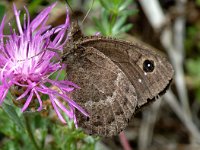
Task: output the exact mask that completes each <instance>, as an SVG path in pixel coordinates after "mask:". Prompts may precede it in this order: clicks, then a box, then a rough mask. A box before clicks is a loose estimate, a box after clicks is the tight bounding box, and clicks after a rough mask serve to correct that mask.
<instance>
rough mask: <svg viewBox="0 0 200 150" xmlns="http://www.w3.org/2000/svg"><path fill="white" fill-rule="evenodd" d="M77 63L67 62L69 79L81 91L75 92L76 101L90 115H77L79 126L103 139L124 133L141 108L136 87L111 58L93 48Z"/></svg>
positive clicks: (85, 50)
mask: <svg viewBox="0 0 200 150" xmlns="http://www.w3.org/2000/svg"><path fill="white" fill-rule="evenodd" d="M73 56H75V55H73ZM70 59H71V58H66V60H70ZM73 60H74V61H73V63H72V62H68V63H67V64H68V67H67V73H68V78H69V80H71V81H73V82H74V83H76V84H78V85H79V86H80V87H81V89H79V90H76V91H75V92H73V93H72V98H73V99H74V100H75V101H76V102H77V103H78V104H79V105H80V106H82V107H83V108H84V109H85V110H86V111H87V112H88V113H89V115H90V117H89V118H86V117H84V116H83V115H82V114H80V113H79V112H77V113H76V116H77V121H78V125H79V126H80V127H82V128H83V129H84V130H85V131H86V132H87V133H89V134H97V135H100V136H113V135H116V134H117V133H119V132H121V131H122V130H123V129H124V128H125V127H126V126H127V124H128V121H129V120H130V119H131V117H132V116H133V113H134V112H135V108H136V106H137V96H136V90H135V88H134V86H133V85H132V83H131V82H130V81H129V79H128V78H127V76H126V75H125V74H124V72H123V71H122V70H121V69H120V68H119V67H118V66H117V65H116V64H115V63H114V62H113V61H112V60H111V59H110V58H108V57H107V56H106V55H104V54H103V53H102V52H100V51H99V50H97V49H95V48H93V47H85V48H84V52H83V53H82V55H81V56H80V57H79V58H78V59H73Z"/></svg>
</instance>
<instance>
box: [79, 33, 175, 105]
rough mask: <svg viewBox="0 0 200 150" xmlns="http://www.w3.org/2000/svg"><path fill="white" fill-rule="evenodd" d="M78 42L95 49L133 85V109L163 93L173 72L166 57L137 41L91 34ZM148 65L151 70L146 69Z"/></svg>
mask: <svg viewBox="0 0 200 150" xmlns="http://www.w3.org/2000/svg"><path fill="white" fill-rule="evenodd" d="M80 45H81V46H83V47H93V48H95V49H97V50H99V51H100V52H102V53H103V54H104V55H106V56H107V57H108V58H110V59H111V60H112V61H113V62H114V64H115V65H116V66H118V67H119V68H120V69H121V70H122V72H123V73H124V74H125V75H126V76H127V78H128V79H129V81H130V82H131V84H132V85H133V87H135V90H136V95H137V99H138V105H137V108H140V107H141V106H143V105H145V104H147V103H148V102H151V101H152V100H154V99H155V97H157V96H158V95H160V94H162V93H164V92H165V91H166V89H167V88H168V86H169V84H170V82H171V80H172V77H173V74H174V71H173V68H172V66H171V64H170V63H169V62H168V60H167V59H166V57H165V56H163V55H162V54H159V52H156V50H154V49H153V48H150V47H148V46H145V45H144V43H140V42H139V41H137V42H127V41H122V40H117V39H113V38H107V37H99V36H92V37H85V38H84V39H83V40H82V43H80ZM148 62H151V63H150V64H149V63H148ZM148 65H150V69H152V70H149V69H148ZM151 65H153V66H151ZM152 67H153V68H152Z"/></svg>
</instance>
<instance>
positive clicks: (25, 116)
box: [24, 114, 40, 150]
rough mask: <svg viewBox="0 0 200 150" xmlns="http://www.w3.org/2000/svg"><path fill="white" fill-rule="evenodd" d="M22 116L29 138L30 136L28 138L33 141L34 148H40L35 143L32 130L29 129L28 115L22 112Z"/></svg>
mask: <svg viewBox="0 0 200 150" xmlns="http://www.w3.org/2000/svg"><path fill="white" fill-rule="evenodd" d="M24 118H25V123H26V130H27V132H28V135H29V138H30V140H31V141H32V143H33V145H34V147H35V149H36V150H40V148H39V146H38V145H37V142H36V140H35V138H34V136H33V132H32V130H31V125H30V122H29V121H30V120H29V117H28V116H27V115H26V114H24Z"/></svg>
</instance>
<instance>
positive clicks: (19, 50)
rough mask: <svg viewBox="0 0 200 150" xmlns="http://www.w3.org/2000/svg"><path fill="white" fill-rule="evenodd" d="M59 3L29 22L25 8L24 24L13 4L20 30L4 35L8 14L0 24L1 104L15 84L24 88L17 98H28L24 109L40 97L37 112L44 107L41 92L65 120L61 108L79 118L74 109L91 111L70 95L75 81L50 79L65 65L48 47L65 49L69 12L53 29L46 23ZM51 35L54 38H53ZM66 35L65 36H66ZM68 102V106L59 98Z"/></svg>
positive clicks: (70, 116) (69, 115)
mask: <svg viewBox="0 0 200 150" xmlns="http://www.w3.org/2000/svg"><path fill="white" fill-rule="evenodd" d="M55 5H56V3H54V4H53V5H51V6H49V7H47V8H46V9H44V10H43V11H42V12H40V14H39V15H38V16H36V17H35V19H33V20H32V21H30V15H29V12H28V10H27V8H26V7H24V9H25V11H26V15H25V16H24V23H23V25H22V24H21V22H20V11H18V10H17V9H16V6H15V5H13V10H14V14H15V19H16V24H17V29H18V30H17V31H15V30H14V29H12V27H11V24H9V26H10V34H9V35H4V34H3V30H4V24H5V18H6V17H5V16H4V17H3V20H2V22H1V25H0V82H1V84H0V104H2V102H3V101H4V99H5V97H6V94H7V93H8V91H9V90H10V89H11V88H12V87H17V89H23V91H24V92H23V93H22V94H21V95H19V96H18V97H17V99H16V100H17V101H20V100H22V99H25V103H24V104H23V107H22V111H25V110H27V108H28V107H29V105H30V103H31V102H32V101H33V99H35V98H36V99H37V101H38V104H39V107H38V109H37V111H40V110H42V108H43V106H42V103H43V100H42V98H41V95H43V94H45V95H48V96H49V98H50V101H51V103H52V106H53V108H54V110H55V112H56V114H57V115H58V118H59V119H60V120H61V121H62V122H63V123H65V119H64V118H63V116H62V113H61V112H62V111H63V112H64V113H65V114H66V115H67V116H68V117H69V118H70V119H74V122H75V124H76V126H77V123H76V118H75V114H74V110H75V108H76V109H78V110H79V111H80V112H81V113H83V114H84V115H85V116H88V114H87V113H86V112H85V111H84V110H83V109H82V108H81V107H80V106H79V105H77V104H76V103H75V102H74V101H73V100H71V99H70V98H69V97H68V96H67V95H68V94H69V93H70V92H72V91H73V90H74V89H75V88H79V87H78V86H77V85H76V84H74V83H72V82H70V81H67V80H62V81H58V80H57V79H56V80H51V79H49V76H50V75H51V74H52V73H54V72H56V71H59V70H62V69H63V66H61V64H60V63H59V62H54V61H52V59H53V57H55V55H56V54H55V53H54V52H52V51H49V50H48V49H55V50H60V51H62V48H63V45H64V44H65V43H66V42H67V40H66V39H67V38H66V37H65V35H66V30H67V28H68V26H69V15H68V12H67V16H66V21H65V23H64V24H62V25H59V26H57V27H54V28H52V27H51V26H50V25H46V22H47V20H48V17H49V13H50V11H51V10H52V8H53V7H55ZM52 37H55V38H54V39H53V40H52ZM64 38H66V39H64ZM47 83H48V84H51V85H54V86H56V87H57V88H58V89H59V91H56V90H53V89H51V88H50V87H49V86H47V85H46V84H47ZM59 98H61V99H62V100H63V101H65V102H67V104H68V107H65V105H64V104H63V103H62V102H61V100H60V99H59Z"/></svg>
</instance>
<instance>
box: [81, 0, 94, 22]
mask: <svg viewBox="0 0 200 150" xmlns="http://www.w3.org/2000/svg"><path fill="white" fill-rule="evenodd" d="M93 5H94V0H92V5H91V6H90V8H89V10H88V11H87V13H86V15H85V17H84V18H83V20H82V22H81V24H83V22H84V21H85V19H86V18H87V16H88V14H89V13H90V11H91V9H92V7H93Z"/></svg>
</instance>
